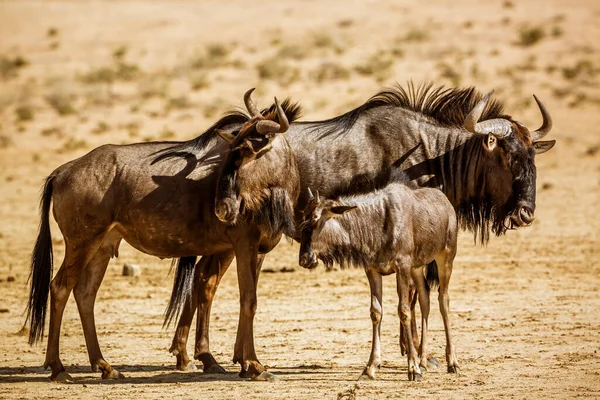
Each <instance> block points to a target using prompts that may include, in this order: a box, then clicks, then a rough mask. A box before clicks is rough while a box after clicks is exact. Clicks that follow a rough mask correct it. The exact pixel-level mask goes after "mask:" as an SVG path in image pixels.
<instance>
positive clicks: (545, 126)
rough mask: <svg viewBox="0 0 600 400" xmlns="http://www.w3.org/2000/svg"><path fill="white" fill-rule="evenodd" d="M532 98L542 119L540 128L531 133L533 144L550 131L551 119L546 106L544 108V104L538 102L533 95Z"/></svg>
mask: <svg viewBox="0 0 600 400" xmlns="http://www.w3.org/2000/svg"><path fill="white" fill-rule="evenodd" d="M533 98H534V99H535V102H536V103H537V105H538V107H539V108H540V112H541V113H542V118H543V119H544V120H543V122H542V126H541V127H540V128H538V129H537V130H535V131H534V132H532V133H531V140H532V141H534V142H535V141H538V140H540V139H541V138H543V137H544V136H546V135H547V134H548V132H550V130H551V129H552V117H551V116H550V113H549V112H548V109H547V108H546V106H544V104H543V103H542V102H541V101H540V99H538V98H537V96H536V95H535V94H534V95H533Z"/></svg>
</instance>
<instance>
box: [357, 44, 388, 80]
mask: <svg viewBox="0 0 600 400" xmlns="http://www.w3.org/2000/svg"><path fill="white" fill-rule="evenodd" d="M393 66H394V59H393V57H392V56H391V55H390V54H388V53H385V52H383V51H379V52H377V53H374V54H372V55H371V56H370V57H369V58H367V59H366V60H365V61H364V62H363V63H362V64H359V65H357V66H356V67H354V69H355V70H356V72H358V73H359V74H361V75H367V76H374V77H375V79H376V80H377V81H378V82H381V81H384V80H386V79H387V78H389V77H390V75H391V73H392V67H393Z"/></svg>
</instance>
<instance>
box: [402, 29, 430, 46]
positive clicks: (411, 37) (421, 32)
mask: <svg viewBox="0 0 600 400" xmlns="http://www.w3.org/2000/svg"><path fill="white" fill-rule="evenodd" d="M428 39H429V32H427V30H425V29H424V28H416V27H413V28H411V29H410V30H409V31H408V32H406V34H405V35H404V36H403V37H402V40H403V41H405V42H413V43H418V42H425V41H427V40H428Z"/></svg>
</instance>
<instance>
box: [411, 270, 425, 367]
mask: <svg viewBox="0 0 600 400" xmlns="http://www.w3.org/2000/svg"><path fill="white" fill-rule="evenodd" d="M410 272H411V275H412V279H413V282H414V283H415V287H416V289H417V293H416V294H417V296H418V298H419V308H420V309H421V345H420V347H419V359H420V360H421V362H420V364H419V367H420V368H421V369H422V370H424V371H427V356H428V354H427V329H428V320H429V290H428V289H427V285H426V284H425V276H424V275H423V268H412V269H411V271H410ZM413 311H414V308H413ZM413 316H414V314H413Z"/></svg>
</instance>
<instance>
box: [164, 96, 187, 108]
mask: <svg viewBox="0 0 600 400" xmlns="http://www.w3.org/2000/svg"><path fill="white" fill-rule="evenodd" d="M191 106H192V103H191V102H190V99H188V98H187V96H178V97H172V98H170V99H169V101H168V102H167V106H166V108H167V111H168V110H171V109H180V110H181V109H186V108H190V107H191Z"/></svg>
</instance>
